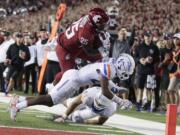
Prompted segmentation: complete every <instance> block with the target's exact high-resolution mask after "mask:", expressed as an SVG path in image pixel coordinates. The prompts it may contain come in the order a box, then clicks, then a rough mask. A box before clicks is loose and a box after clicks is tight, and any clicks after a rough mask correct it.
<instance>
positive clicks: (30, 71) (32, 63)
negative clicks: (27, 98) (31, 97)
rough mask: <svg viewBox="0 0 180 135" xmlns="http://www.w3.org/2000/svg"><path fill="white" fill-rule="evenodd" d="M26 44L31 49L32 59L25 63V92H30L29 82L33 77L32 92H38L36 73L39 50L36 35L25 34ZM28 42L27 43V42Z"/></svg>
mask: <svg viewBox="0 0 180 135" xmlns="http://www.w3.org/2000/svg"><path fill="white" fill-rule="evenodd" d="M24 42H25V45H26V46H28V48H29V51H30V56H31V57H30V60H29V61H27V62H25V64H24V67H25V68H24V73H25V91H24V93H25V94H28V92H29V83H30V77H31V85H32V87H31V89H32V94H35V92H36V84H37V73H36V66H37V62H36V61H37V60H36V59H37V52H36V45H35V37H34V36H33V35H27V36H25V41H24ZM26 42H27V43H26Z"/></svg>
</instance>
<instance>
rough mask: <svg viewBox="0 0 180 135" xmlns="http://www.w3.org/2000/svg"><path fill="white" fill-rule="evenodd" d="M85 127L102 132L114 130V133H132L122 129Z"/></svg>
mask: <svg viewBox="0 0 180 135" xmlns="http://www.w3.org/2000/svg"><path fill="white" fill-rule="evenodd" d="M87 129H88V130H92V131H103V132H114V133H128V134H133V133H134V132H130V131H122V130H110V129H98V128H87Z"/></svg>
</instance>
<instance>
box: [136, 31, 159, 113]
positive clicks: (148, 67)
mask: <svg viewBox="0 0 180 135" xmlns="http://www.w3.org/2000/svg"><path fill="white" fill-rule="evenodd" d="M135 60H136V63H137V72H136V77H137V78H136V79H137V84H136V85H137V89H138V90H137V111H141V107H142V97H143V91H144V88H145V87H146V89H147V103H146V104H145V105H144V109H145V110H148V111H150V109H151V108H150V105H151V99H152V96H153V95H154V94H153V92H154V91H153V90H154V89H155V88H156V79H155V66H156V64H157V62H158V61H159V50H158V48H157V46H155V45H154V44H153V42H152V34H151V32H150V31H147V32H145V33H144V42H143V43H142V44H141V45H139V46H138V47H137V48H136V51H135Z"/></svg>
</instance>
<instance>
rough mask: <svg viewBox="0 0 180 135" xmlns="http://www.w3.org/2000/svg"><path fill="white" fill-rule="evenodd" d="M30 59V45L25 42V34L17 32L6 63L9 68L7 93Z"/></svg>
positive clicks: (8, 51)
mask: <svg viewBox="0 0 180 135" xmlns="http://www.w3.org/2000/svg"><path fill="white" fill-rule="evenodd" d="M29 59H30V52H29V49H28V47H27V46H25V45H24V44H23V35H22V34H21V33H17V34H16V38H15V43H14V44H12V45H11V46H10V47H9V48H8V50H7V57H6V60H5V65H7V66H8V68H9V70H8V73H7V77H6V81H7V82H8V86H7V89H6V91H5V93H6V94H8V92H9V91H11V90H12V89H13V87H14V81H15V79H16V78H17V77H18V76H19V75H20V73H21V71H22V69H23V68H24V62H26V61H28V60H29Z"/></svg>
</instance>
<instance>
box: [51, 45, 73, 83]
mask: <svg viewBox="0 0 180 135" xmlns="http://www.w3.org/2000/svg"><path fill="white" fill-rule="evenodd" d="M56 54H57V57H58V60H59V65H60V69H61V71H60V72H59V73H57V74H56V76H55V79H54V81H53V84H54V85H56V84H57V83H58V82H59V80H61V78H62V75H63V74H64V72H65V71H67V70H69V69H73V68H74V67H75V58H74V56H72V55H71V54H70V53H69V52H67V51H66V50H65V49H63V48H62V47H61V46H60V45H57V47H56Z"/></svg>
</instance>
